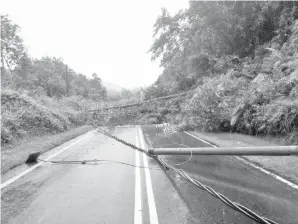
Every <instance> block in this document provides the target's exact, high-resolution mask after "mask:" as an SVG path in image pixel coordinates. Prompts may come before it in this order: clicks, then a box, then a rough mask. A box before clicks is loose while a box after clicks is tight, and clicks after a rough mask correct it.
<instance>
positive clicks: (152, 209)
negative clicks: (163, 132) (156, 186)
mask: <svg viewBox="0 0 298 224" xmlns="http://www.w3.org/2000/svg"><path fill="white" fill-rule="evenodd" d="M137 129H138V130H139V134H140V135H139V136H140V142H141V148H143V149H144V148H145V143H144V137H143V133H142V130H141V128H139V127H137ZM143 163H144V167H149V166H148V159H147V155H146V154H145V153H143ZM145 179H146V189H147V198H148V206H149V217H150V223H151V224H158V216H157V211H156V206H155V200H154V194H153V188H152V182H151V176H150V171H149V169H145Z"/></svg>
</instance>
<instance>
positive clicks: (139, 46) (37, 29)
mask: <svg viewBox="0 0 298 224" xmlns="http://www.w3.org/2000/svg"><path fill="white" fill-rule="evenodd" d="M163 6H164V7H166V8H167V9H168V10H169V11H170V12H171V13H174V12H177V11H178V10H179V9H183V8H186V7H187V6H188V1H187V0H180V1H172V0H152V1H137V0H129V1H124V0H113V1H99V0H84V1H82V0H80V1H76V0H72V1H71V0H51V1H50V0H47V1H45V0H4V1H2V4H1V14H8V15H9V16H10V18H11V19H12V20H13V21H14V22H16V23H17V24H18V25H19V26H20V27H21V28H22V30H21V36H22V37H23V39H24V42H25V45H26V47H27V49H28V52H29V54H30V55H31V56H33V57H37V58H39V57H42V56H46V55H47V56H55V57H61V58H63V59H64V62H65V63H67V64H69V66H70V67H72V68H73V69H74V70H75V71H77V72H80V73H83V74H85V75H87V76H88V77H91V74H92V73H94V72H96V73H98V74H99V76H100V77H101V78H102V79H103V80H105V81H108V82H112V83H114V84H117V85H120V86H122V87H125V88H132V87H138V86H145V85H149V84H151V83H153V82H154V81H155V80H156V78H157V77H158V75H159V74H160V73H161V69H160V68H159V66H158V63H157V62H155V63H154V62H151V60H150V54H148V53H146V52H147V51H148V49H149V48H150V45H151V44H152V41H153V39H152V34H153V32H152V27H153V24H154V23H155V20H156V18H157V16H158V15H159V14H160V13H161V7H163Z"/></svg>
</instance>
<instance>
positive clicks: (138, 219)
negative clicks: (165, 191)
mask: <svg viewBox="0 0 298 224" xmlns="http://www.w3.org/2000/svg"><path fill="white" fill-rule="evenodd" d="M136 146H137V147H139V135H138V128H137V127H136ZM135 151H136V153H135V165H136V167H135V204H134V224H142V222H143V216H142V192H141V171H140V167H139V166H140V153H139V151H138V150H135Z"/></svg>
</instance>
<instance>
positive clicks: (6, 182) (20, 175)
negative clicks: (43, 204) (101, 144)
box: [0, 130, 96, 189]
mask: <svg viewBox="0 0 298 224" xmlns="http://www.w3.org/2000/svg"><path fill="white" fill-rule="evenodd" d="M94 132H96V130H94V131H91V132H88V133H85V134H83V136H82V137H81V138H79V139H78V140H77V141H75V142H73V143H71V144H70V145H68V146H66V147H64V148H62V149H61V150H59V151H58V152H56V153H54V154H53V155H51V156H49V157H48V158H46V159H45V160H50V159H52V158H54V157H55V156H57V155H59V154H60V153H62V152H64V151H66V150H67V149H69V148H70V147H72V146H73V145H75V144H77V143H78V142H80V141H82V140H83V139H85V138H87V136H88V134H93V133H94ZM84 135H85V136H84ZM64 144H65V143H64ZM58 147H59V146H58ZM44 163H45V162H43V161H41V162H39V163H38V164H36V165H34V166H32V167H30V168H28V169H26V170H24V171H23V172H21V173H19V174H17V175H16V176H14V177H12V178H10V179H8V180H7V181H5V182H4V183H2V184H1V185H0V189H3V188H5V187H7V186H8V185H9V184H12V183H13V182H15V181H17V180H18V179H20V178H21V177H23V176H25V175H26V174H28V173H30V172H31V171H33V170H35V169H36V168H37V167H39V166H41V165H42V164H44Z"/></svg>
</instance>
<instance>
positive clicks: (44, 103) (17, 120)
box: [1, 89, 95, 142]
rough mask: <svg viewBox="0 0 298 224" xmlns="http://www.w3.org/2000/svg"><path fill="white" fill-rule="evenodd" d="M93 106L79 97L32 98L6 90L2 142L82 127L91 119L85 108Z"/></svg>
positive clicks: (2, 104) (2, 96)
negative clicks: (76, 126)
mask: <svg viewBox="0 0 298 224" xmlns="http://www.w3.org/2000/svg"><path fill="white" fill-rule="evenodd" d="M94 104H95V103H94V102H93V101H88V100H86V99H84V98H80V97H74V96H73V97H66V98H63V99H54V98H49V97H46V96H43V97H37V98H33V97H31V96H28V95H26V94H20V93H18V92H15V91H12V90H9V89H4V90H2V91H1V117H2V120H1V140H2V142H8V141H11V140H12V139H13V138H18V137H25V136H33V135H42V134H46V133H57V132H63V131H65V130H67V129H68V128H69V127H71V126H75V125H82V124H84V123H85V122H86V121H87V120H88V118H89V116H88V111H87V110H86V109H87V108H88V109H89V108H92V107H94Z"/></svg>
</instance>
